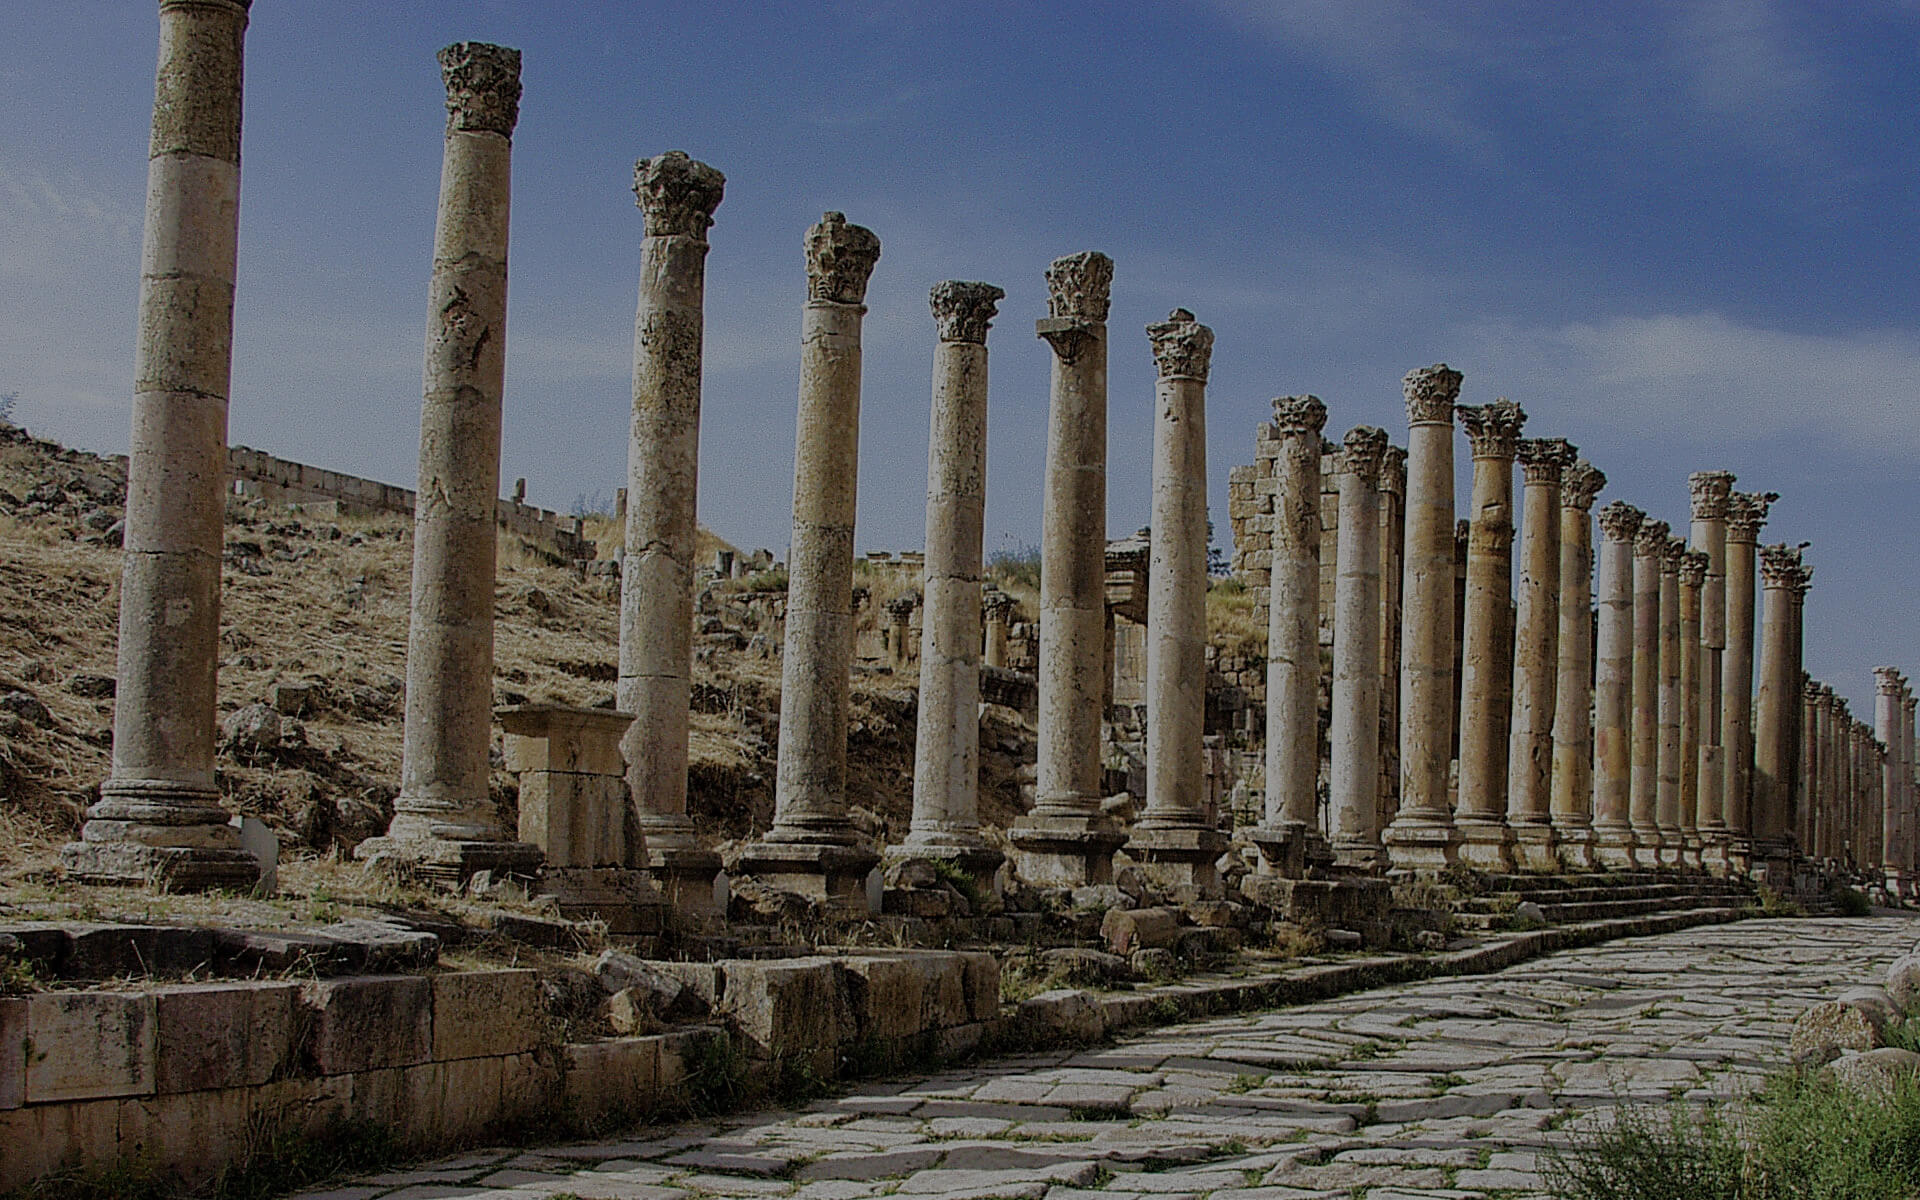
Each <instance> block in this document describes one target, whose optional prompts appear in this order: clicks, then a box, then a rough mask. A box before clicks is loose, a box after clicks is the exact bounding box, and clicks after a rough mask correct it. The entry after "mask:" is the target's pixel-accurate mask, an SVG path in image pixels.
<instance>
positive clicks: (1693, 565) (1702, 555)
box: [1680, 543, 1712, 588]
mask: <svg viewBox="0 0 1920 1200" xmlns="http://www.w3.org/2000/svg"><path fill="white" fill-rule="evenodd" d="M1682 544H1683V545H1684V543H1682ZM1711 563H1712V559H1711V558H1709V557H1708V555H1707V552H1706V551H1705V550H1687V551H1685V552H1684V553H1682V554H1681V555H1680V586H1681V587H1690V588H1697V587H1703V586H1705V585H1706V582H1707V567H1708V566H1709V565H1711Z"/></svg>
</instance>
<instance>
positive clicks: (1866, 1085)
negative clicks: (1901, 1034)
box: [1827, 1046, 1920, 1100]
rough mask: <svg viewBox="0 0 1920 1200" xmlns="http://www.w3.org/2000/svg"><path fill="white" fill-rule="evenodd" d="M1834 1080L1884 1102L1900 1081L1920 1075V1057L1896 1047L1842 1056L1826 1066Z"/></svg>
mask: <svg viewBox="0 0 1920 1200" xmlns="http://www.w3.org/2000/svg"><path fill="white" fill-rule="evenodd" d="M1827 1069H1828V1070H1829V1071H1831V1072H1833V1077H1834V1079H1835V1080H1836V1081H1837V1082H1838V1083H1839V1084H1840V1085H1841V1086H1842V1087H1844V1088H1846V1089H1848V1090H1849V1091H1853V1092H1858V1093H1859V1094H1861V1095H1863V1096H1871V1097H1874V1098H1876V1099H1881V1100H1885V1099H1888V1098H1890V1097H1892V1095H1893V1089H1894V1087H1895V1086H1896V1085H1897V1084H1899V1083H1900V1081H1901V1080H1912V1079H1914V1078H1915V1077H1916V1076H1917V1075H1920V1054H1915V1053H1914V1052H1913V1051H1911V1050H1901V1049H1898V1048H1896V1047H1893V1046H1882V1047H1881V1048H1880V1049H1878V1050H1862V1051H1858V1052H1856V1053H1850V1054H1842V1055H1841V1056H1840V1057H1838V1058H1836V1059H1834V1060H1833V1061H1832V1062H1831V1063H1829V1064H1828V1065H1827Z"/></svg>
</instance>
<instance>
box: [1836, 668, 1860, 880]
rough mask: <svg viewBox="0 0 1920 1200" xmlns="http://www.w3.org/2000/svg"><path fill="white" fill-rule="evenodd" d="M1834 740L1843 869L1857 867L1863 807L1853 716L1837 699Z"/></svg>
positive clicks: (1839, 697) (1840, 851)
mask: <svg viewBox="0 0 1920 1200" xmlns="http://www.w3.org/2000/svg"><path fill="white" fill-rule="evenodd" d="M1833 703H1834V717H1833V740H1834V748H1833V751H1834V794H1835V796H1836V797H1837V798H1838V800H1839V811H1838V820H1837V821H1836V825H1837V828H1836V829H1835V831H1834V832H1835V834H1836V835H1837V845H1836V849H1837V851H1838V858H1839V860H1840V863H1841V865H1842V866H1843V867H1847V868H1852V867H1854V866H1856V865H1858V861H1859V860H1858V859H1857V858H1856V851H1857V850H1858V848H1859V845H1860V806H1859V803H1858V799H1859V798H1858V797H1857V796H1855V795H1854V790H1853V784H1854V766H1855V763H1854V744H1853V713H1852V712H1851V711H1850V710H1849V709H1848V707H1847V702H1846V699H1845V698H1844V697H1841V696H1835V697H1834V701H1833Z"/></svg>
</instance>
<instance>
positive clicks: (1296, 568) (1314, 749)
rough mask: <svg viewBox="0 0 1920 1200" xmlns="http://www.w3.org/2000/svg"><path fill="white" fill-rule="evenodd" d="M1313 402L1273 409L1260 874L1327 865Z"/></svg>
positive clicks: (1289, 401) (1319, 424) (1322, 416)
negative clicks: (1321, 793) (1322, 819)
mask: <svg viewBox="0 0 1920 1200" xmlns="http://www.w3.org/2000/svg"><path fill="white" fill-rule="evenodd" d="M1326 423H1327V408H1326V405H1324V404H1322V403H1321V402H1320V400H1319V398H1318V397H1314V396H1282V397H1280V398H1279V399H1277V400H1275V401H1274V402H1273V431H1274V433H1275V435H1276V440H1277V441H1278V443H1279V452H1278V454H1277V456H1276V458H1275V460H1274V480H1273V482H1274V493H1273V535H1272V536H1273V543H1272V564H1271V571H1270V580H1269V585H1268V603H1267V731H1266V732H1267V745H1266V754H1267V758H1266V778H1267V803H1266V811H1265V814H1264V820H1262V821H1261V823H1260V825H1259V826H1258V827H1257V828H1255V829H1254V830H1253V832H1252V834H1251V837H1252V839H1253V843H1254V845H1255V846H1257V847H1259V849H1260V854H1261V857H1262V860H1263V865H1264V867H1265V869H1266V870H1267V871H1268V872H1269V873H1273V874H1279V875H1286V876H1289V877H1293V878H1298V877H1299V876H1301V875H1303V874H1304V873H1305V872H1306V871H1307V870H1308V869H1309V868H1310V867H1313V866H1326V865H1329V864H1331V863H1332V861H1333V850H1332V847H1331V846H1329V845H1328V844H1327V840H1326V837H1325V836H1324V835H1323V834H1322V833H1321V831H1320V812H1319V778H1320V694H1319V693H1320V454H1321V450H1322V447H1323V443H1324V439H1323V438H1322V437H1321V435H1320V430H1321V429H1322V428H1323V427H1324V426H1325V425H1326Z"/></svg>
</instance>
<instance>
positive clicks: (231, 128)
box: [60, 0, 260, 890]
mask: <svg viewBox="0 0 1920 1200" xmlns="http://www.w3.org/2000/svg"><path fill="white" fill-rule="evenodd" d="M246 29H247V0H200V2H197V3H196V2H192V0H162V2H161V4H160V56H159V69H158V71H157V72H156V78H155V82H154V99H153V136H152V140H151V142H150V143H149V145H148V157H147V223H146V235H145V239H144V242H143V245H142V250H141V259H140V316H139V329H138V333H137V335H136V337H135V349H134V369H133V375H134V394H133V434H132V438H131V453H130V455H129V459H128V470H127V512H126V518H127V519H126V540H125V546H126V553H125V555H124V556H123V558H122V560H121V566H120V642H119V665H118V668H117V671H116V675H117V679H118V688H117V690H116V693H115V694H116V699H115V701H114V712H113V769H112V773H111V774H110V775H109V776H108V778H107V779H106V780H105V781H104V782H103V783H101V785H100V800H99V801H98V802H97V803H96V804H94V805H93V806H92V807H91V808H89V809H88V810H87V823H86V825H85V826H84V827H83V828H82V830H81V832H80V838H81V840H80V841H78V842H71V843H68V844H67V845H66V846H65V847H63V848H62V849H61V852H60V859H61V863H62V865H63V866H64V867H65V869H66V872H67V874H68V875H69V876H71V877H72V878H75V879H78V880H81V881H84V882H88V883H107V884H146V883H155V884H158V885H160V886H163V887H166V888H170V889H173V890H197V889H202V888H227V887H231V888H241V887H250V886H252V885H253V884H254V882H255V881H256V880H258V878H259V876H260V866H259V864H258V863H257V862H255V860H254V858H253V856H252V855H250V854H248V853H247V852H246V851H244V850H242V849H241V848H240V835H239V832H238V831H237V830H236V829H234V828H233V827H232V826H230V825H229V824H228V823H227V822H228V816H227V812H226V810H225V809H224V808H222V807H221V806H220V789H219V787H218V786H217V785H216V784H215V782H214V774H213V756H214V722H215V693H216V690H217V674H218V670H219V664H220V555H221V551H222V548H223V541H224V536H225V529H224V521H225V519H226V498H225V492H226V479H227V476H226V471H227V391H228V383H229V376H230V374H231V366H232V359H233V278H234V263H235V245H236V242H237V239H238V236H239V218H240V74H241V57H242V49H243V46H244V42H245V38H246Z"/></svg>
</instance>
